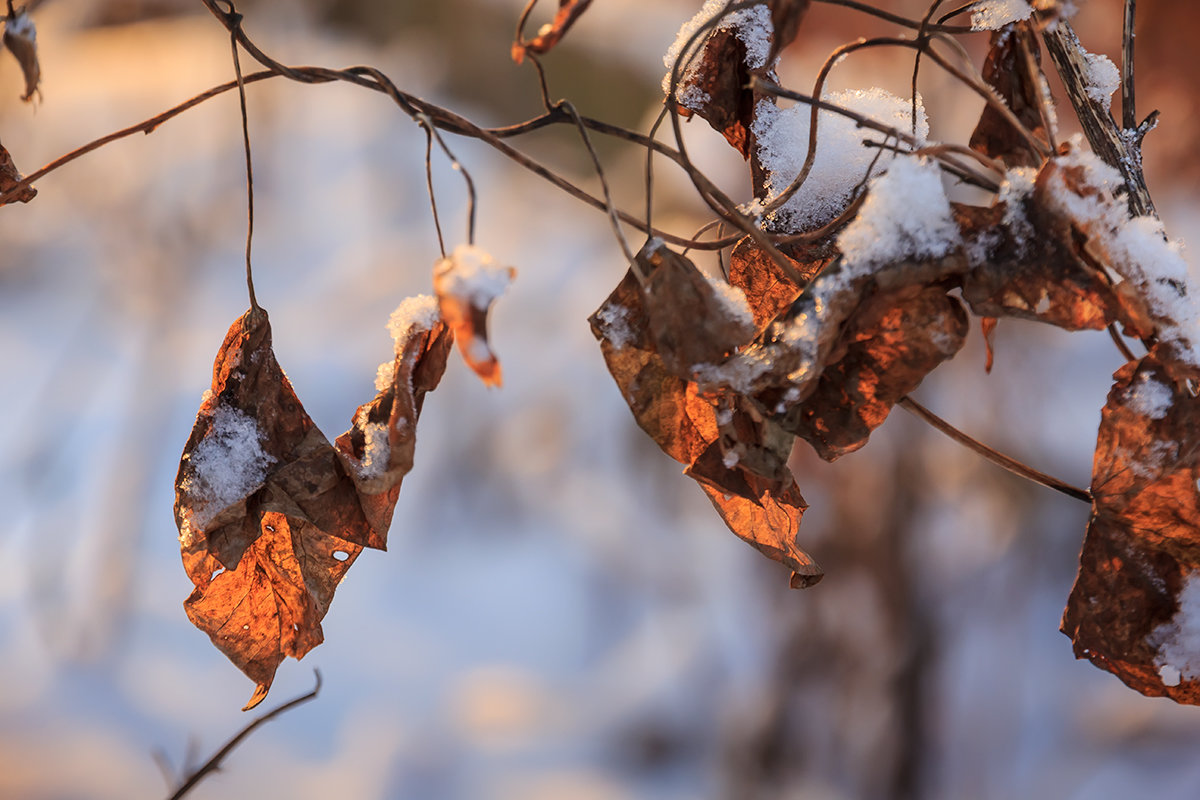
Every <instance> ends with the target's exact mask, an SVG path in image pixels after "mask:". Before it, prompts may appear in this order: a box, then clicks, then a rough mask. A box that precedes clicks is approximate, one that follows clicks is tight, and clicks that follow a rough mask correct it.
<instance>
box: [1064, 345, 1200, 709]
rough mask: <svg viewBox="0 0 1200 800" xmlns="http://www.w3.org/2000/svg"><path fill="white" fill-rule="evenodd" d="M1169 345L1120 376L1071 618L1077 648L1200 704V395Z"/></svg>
mask: <svg viewBox="0 0 1200 800" xmlns="http://www.w3.org/2000/svg"><path fill="white" fill-rule="evenodd" d="M1164 351H1165V348H1163V346H1162V345H1158V346H1156V347H1155V348H1154V349H1153V350H1152V351H1151V352H1150V353H1149V354H1147V355H1146V356H1144V357H1142V359H1141V360H1140V361H1135V362H1130V363H1128V364H1126V365H1125V366H1124V367H1122V368H1121V369H1120V370H1118V371H1117V373H1116V375H1115V376H1114V377H1115V379H1116V380H1115V383H1114V385H1113V388H1112V390H1111V391H1110V392H1109V395H1108V403H1107V405H1106V406H1105V408H1104V412H1103V415H1102V417H1101V422H1100V433H1099V437H1098V440H1097V444H1096V456H1095V463H1094V466H1093V469H1092V496H1093V501H1092V518H1091V522H1090V524H1089V526H1088V531H1087V536H1086V538H1085V540H1084V543H1083V551H1082V553H1081V554H1080V559H1079V561H1080V564H1079V574H1078V575H1077V576H1076V579H1075V586H1074V588H1073V589H1072V590H1071V596H1070V599H1069V600H1068V602H1067V608H1066V612H1065V613H1064V616H1063V625H1062V629H1063V632H1064V633H1066V634H1067V635H1068V636H1070V637H1071V640H1072V641H1073V642H1074V646H1075V655H1076V656H1077V657H1079V658H1088V659H1090V660H1091V661H1092V663H1093V664H1095V665H1096V666H1098V667H1100V668H1101V669H1104V670H1107V671H1109V672H1111V673H1113V674H1114V675H1116V676H1117V677H1119V678H1120V679H1121V680H1122V681H1124V682H1125V683H1126V684H1128V685H1129V686H1130V687H1132V688H1134V689H1136V690H1138V691H1139V692H1142V693H1143V694H1147V695H1152V696H1161V695H1165V696H1168V697H1170V698H1172V699H1173V700H1175V701H1177V702H1181V703H1191V704H1200V636H1198V635H1197V634H1198V632H1200V603H1198V602H1197V600H1200V597H1197V596H1196V595H1197V592H1196V588H1197V587H1196V585H1195V580H1196V579H1195V575H1196V572H1197V570H1200V489H1198V488H1197V483H1196V481H1197V479H1198V478H1200V447H1198V446H1197V440H1196V436H1197V431H1200V400H1198V399H1197V398H1196V397H1195V396H1193V395H1192V393H1191V392H1190V391H1189V390H1188V389H1187V387H1186V386H1180V385H1177V384H1176V383H1175V381H1174V380H1173V379H1172V377H1171V376H1170V373H1169V370H1168V369H1167V367H1166V364H1165V363H1164V361H1163V354H1164ZM1168 394H1169V401H1167V402H1164V401H1165V400H1166V399H1167V395H1168Z"/></svg>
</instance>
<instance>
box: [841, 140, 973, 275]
mask: <svg viewBox="0 0 1200 800" xmlns="http://www.w3.org/2000/svg"><path fill="white" fill-rule="evenodd" d="M837 244H838V249H839V250H841V251H842V254H843V255H844V256H845V263H846V266H847V275H854V274H860V273H861V272H862V271H864V270H866V269H869V268H871V267H873V266H877V265H880V264H890V263H895V262H897V261H902V260H904V259H910V258H911V259H929V258H940V257H942V256H944V255H946V254H947V253H949V252H950V251H951V250H953V249H955V248H957V247H958V246H959V245H960V238H959V233H958V226H957V225H956V224H955V223H954V217H953V215H952V214H951V211H950V201H949V200H947V199H946V193H945V191H944V190H943V188H942V175H941V170H940V169H939V168H938V165H937V163H936V162H934V161H931V160H929V159H925V158H912V157H907V156H906V157H903V158H898V159H895V160H894V161H893V162H892V163H891V165H890V166H889V167H888V171H887V172H885V173H884V174H883V175H881V176H879V177H878V178H874V179H872V180H871V184H870V190H869V192H868V194H867V199H866V200H865V201H864V202H863V205H862V208H861V209H860V210H859V212H858V216H857V217H855V218H854V220H853V221H852V222H851V223H850V224H849V225H847V226H846V227H845V228H844V229H843V230H842V232H841V234H840V235H839V236H838V239H837Z"/></svg>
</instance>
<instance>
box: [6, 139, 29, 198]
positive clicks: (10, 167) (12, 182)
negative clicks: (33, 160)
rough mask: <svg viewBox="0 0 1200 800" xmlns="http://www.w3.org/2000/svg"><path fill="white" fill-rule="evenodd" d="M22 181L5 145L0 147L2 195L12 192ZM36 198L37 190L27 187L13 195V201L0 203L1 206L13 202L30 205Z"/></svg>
mask: <svg viewBox="0 0 1200 800" xmlns="http://www.w3.org/2000/svg"><path fill="white" fill-rule="evenodd" d="M22 180H23V178H22V177H21V173H20V171H18V170H17V165H16V164H14V163H13V160H12V156H11V155H9V153H8V150H6V149H5V148H4V145H0V195H4V194H8V193H9V192H11V191H12V190H13V189H14V188H15V187H16V185H17V184H18V183H20V182H21V181H22ZM36 196H37V189H35V188H33V187H32V186H26V187H24V188H22V189H21V191H19V192H17V193H16V194H15V195H13V197H12V198H11V199H9V200H5V201H3V202H0V205H4V204H7V203H10V202H12V201H13V200H19V201H21V202H22V203H28V202H29V201H30V200H32V199H33V198H34V197H36Z"/></svg>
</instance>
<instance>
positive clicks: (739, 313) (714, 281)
mask: <svg viewBox="0 0 1200 800" xmlns="http://www.w3.org/2000/svg"><path fill="white" fill-rule="evenodd" d="M701 274H702V275H704V277H705V278H706V279H708V282H709V284H710V285H711V286H712V287H713V289H714V290H715V294H716V296H717V299H718V300H719V301H720V302H721V308H722V310H724V311H725V314H726V316H728V317H729V318H730V319H731V320H734V321H736V322H738V323H740V324H742V325H744V326H745V327H748V328H753V327H754V313H753V312H752V311H751V310H750V304H749V303H748V302H747V301H746V293H745V292H743V291H742V290H741V289H740V288H739V287H737V286H734V285H733V284H731V283H730V282H729V281H726V280H723V279H721V278H716V277H713V276H712V275H709V274H708V273H707V272H702V273H701Z"/></svg>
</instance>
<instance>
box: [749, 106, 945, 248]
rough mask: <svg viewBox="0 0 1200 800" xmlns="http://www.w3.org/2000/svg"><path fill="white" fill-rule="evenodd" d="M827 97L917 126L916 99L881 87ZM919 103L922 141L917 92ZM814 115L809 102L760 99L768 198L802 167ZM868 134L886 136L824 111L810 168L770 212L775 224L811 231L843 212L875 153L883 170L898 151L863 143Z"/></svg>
mask: <svg viewBox="0 0 1200 800" xmlns="http://www.w3.org/2000/svg"><path fill="white" fill-rule="evenodd" d="M823 99H824V100H825V101H827V102H829V103H833V104H836V105H839V106H843V107H844V108H847V109H849V110H851V111H854V112H856V113H858V114H862V115H863V116H866V117H870V118H871V119H873V120H875V121H877V122H880V123H882V124H884V125H889V126H891V127H893V128H896V129H897V130H900V131H904V132H908V131H911V130H912V128H913V120H912V108H913V104H912V101H911V100H910V99H906V98H902V97H897V96H896V95H894V94H891V93H890V92H887V91H885V90H883V89H878V88H874V89H852V90H847V91H840V92H831V93H829V94H827V95H825V96H824V98H823ZM916 108H917V125H916V132H917V139H918V140H919V141H924V139H925V137H926V136H928V135H929V122H928V120H927V118H926V115H925V106H924V104H923V103H922V102H921V98H920V96H919V95H918V96H917V103H916ZM811 114H812V111H811V109H810V108H809V106H806V105H803V104H797V105H794V106H791V107H790V108H786V109H785V108H779V107H777V106H776V105H775V104H774V103H771V102H770V101H767V100H762V101H760V102H759V105H758V108H757V110H756V113H755V119H754V127H753V133H754V136H755V137H756V140H757V142H758V156H759V160H760V161H761V162H762V165H763V169H764V170H765V171H766V173H767V177H766V188H767V191H768V196H767V200H768V201H770V200H773V199H774V198H776V197H778V196H779V195H780V194H782V193H783V191H784V190H785V189H786V188H787V187H788V185H789V184H791V182H792V181H793V180H794V179H795V178H796V176H797V175H799V174H800V170H801V168H802V167H803V166H804V160H805V157H806V156H807V154H808V146H809V142H808V132H809V127H810V121H811ZM868 138H870V139H872V140H879V139H882V138H884V137H883V134H880V133H878V132H876V131H872V130H870V129H867V128H859V127H858V126H857V125H856V123H855V122H854V120H852V119H849V118H848V117H844V116H842V115H840V114H835V113H833V112H832V111H824V110H823V111H820V112H819V113H818V116H817V151H816V156H815V161H814V162H813V167H812V170H811V171H810V172H809V174H808V177H807V178H806V179H805V181H804V184H803V185H802V186H801V187H800V189H799V190H798V191H797V192H796V193H795V194H794V195H792V197H791V198H790V199H789V200H788V201H787V202H786V203H784V204H783V205H782V206H780V207H779V208H777V209H776V210H774V211H772V212H771V213H770V214H769V215H768V219H769V220H770V221H771V223H772V227H774V228H776V229H778V230H781V231H787V232H794V231H802V230H812V229H813V228H817V227H820V226H821V225H824V224H826V223H828V222H830V221H831V220H833V219H834V218H835V217H836V216H837V215H838V214H840V213H841V212H842V211H844V210H845V208H846V206H847V205H848V204H849V202H850V199H851V197H852V195H853V193H854V189H855V188H856V187H857V186H858V185H859V184H860V183H862V181H863V180H864V179H865V178H866V177H867V171H868V170H869V169H870V168H871V162H872V161H873V160H874V159H875V157H876V156H877V155H878V156H879V160H878V161H877V162H876V167H875V168H876V169H877V170H879V171H882V170H883V169H886V168H887V165H888V164H889V163H890V162H891V161H893V160H894V158H895V154H894V153H891V152H885V153H882V154H880V153H879V151H878V150H875V149H872V148H868V147H866V146H864V145H863V142H864V141H866V140H867V139H868Z"/></svg>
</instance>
